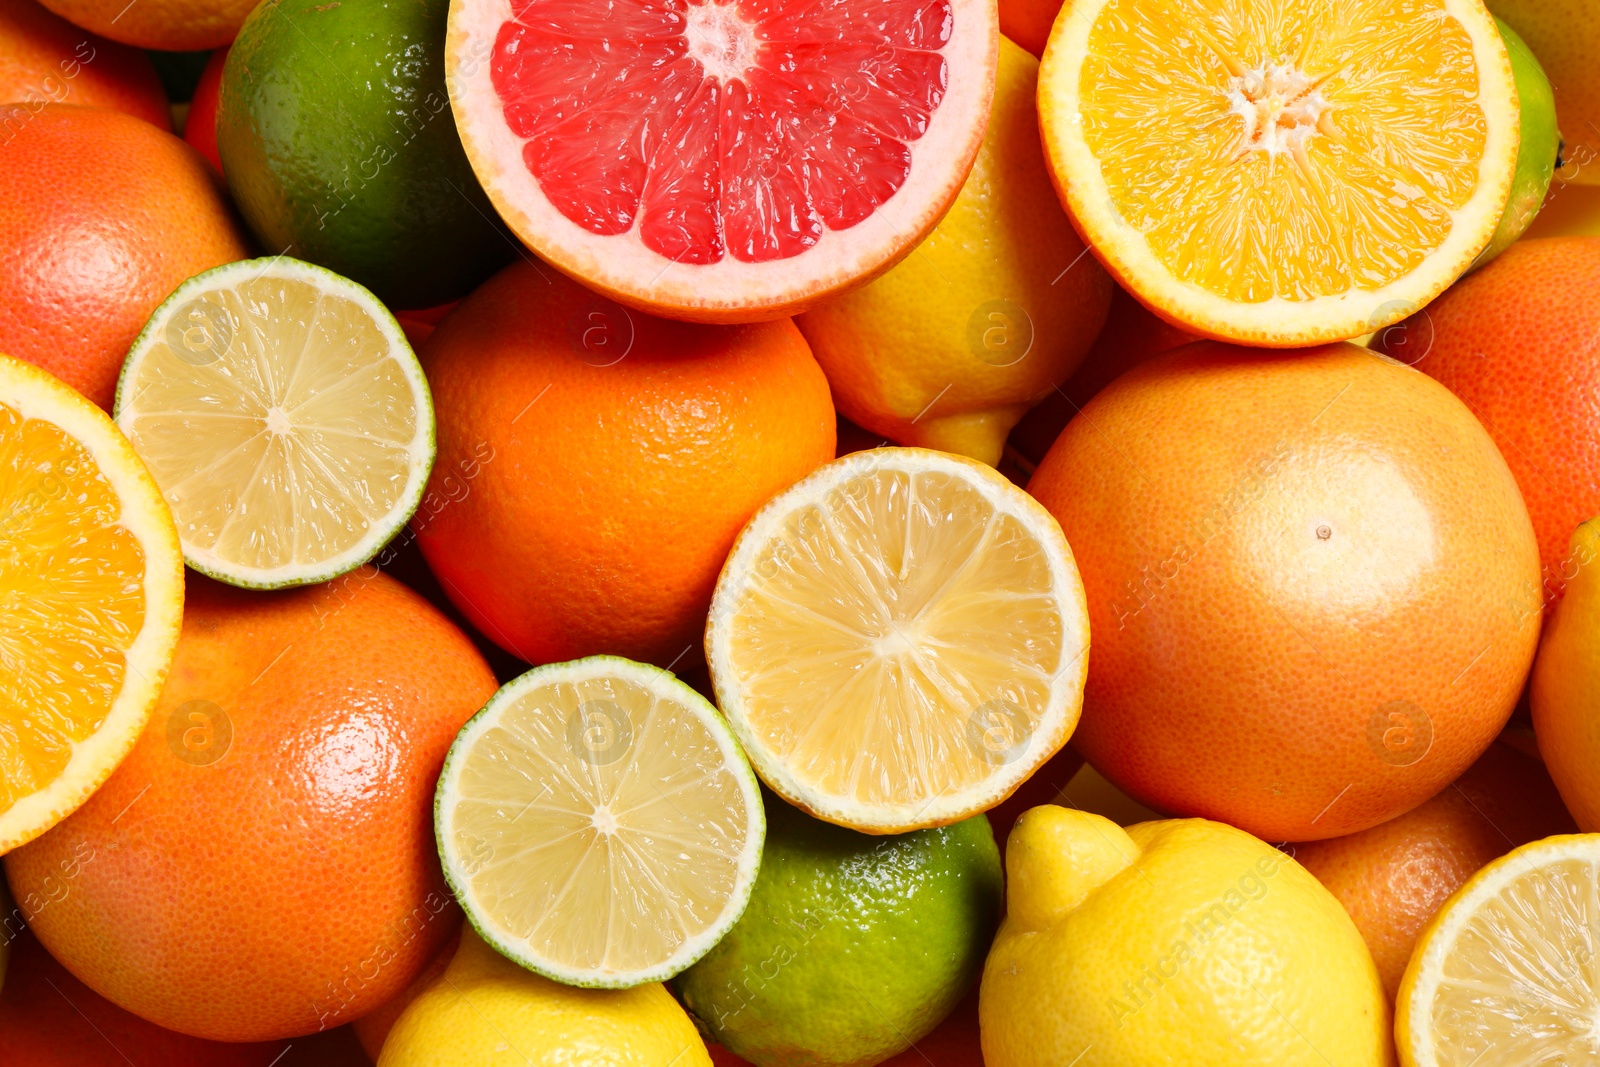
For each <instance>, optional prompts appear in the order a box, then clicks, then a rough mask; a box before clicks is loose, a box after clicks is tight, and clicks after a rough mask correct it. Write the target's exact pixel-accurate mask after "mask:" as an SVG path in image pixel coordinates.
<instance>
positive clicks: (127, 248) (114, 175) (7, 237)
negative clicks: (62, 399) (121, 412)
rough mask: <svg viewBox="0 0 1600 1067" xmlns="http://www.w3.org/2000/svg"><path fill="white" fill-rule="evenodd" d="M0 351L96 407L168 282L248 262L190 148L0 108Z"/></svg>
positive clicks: (138, 130)
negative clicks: (1, 252) (42, 371)
mask: <svg viewBox="0 0 1600 1067" xmlns="http://www.w3.org/2000/svg"><path fill="white" fill-rule="evenodd" d="M0 188H4V189H5V190H6V195H5V197H4V198H0V247H4V248H5V249H7V254H6V255H5V256H4V257H0V352H4V353H6V354H7V355H11V356H16V357H17V358H18V359H24V360H27V361H28V362H29V363H32V364H35V365H36V366H39V367H42V368H44V369H45V370H47V371H49V372H50V373H51V374H54V375H55V376H56V377H58V378H60V379H61V380H62V381H64V382H66V383H67V384H68V385H70V386H72V387H73V388H74V389H77V390H78V391H79V392H81V393H83V394H84V395H85V396H87V397H88V398H89V399H90V400H92V401H94V402H95V403H96V404H99V405H100V406H101V407H103V408H107V409H109V408H110V407H111V400H112V394H113V392H114V391H115V389H116V384H117V374H118V372H119V371H120V370H121V369H122V359H123V357H124V356H125V355H127V352H128V346H129V345H130V344H132V343H133V339H134V338H135V337H137V336H138V334H139V331H140V330H141V329H143V328H144V324H145V320H146V319H148V318H149V317H150V313H151V312H153V311H154V310H155V309H156V306H157V305H159V304H160V303H161V302H162V301H163V300H165V299H166V298H167V296H168V295H169V294H170V293H171V292H172V290H174V289H176V288H177V287H178V285H179V283H181V282H183V281H184V280H186V279H187V278H190V277H192V276H193V275H196V274H199V273H200V272H201V271H203V270H206V269H208V268H210V267H215V266H217V265H218V264H221V263H228V262H231V261H233V260H236V259H243V258H244V257H245V256H246V255H248V254H249V251H248V249H247V248H246V246H245V242H244V238H243V237H242V236H241V235H240V233H239V230H238V229H237V228H236V226H235V224H234V221H233V219H232V217H231V216H230V214H229V211H228V206H227V204H226V203H224V201H223V199H222V194H221V193H220V192H219V191H218V188H217V186H216V184H215V183H214V181H213V179H212V176H211V174H210V173H209V172H208V171H207V170H206V165H205V164H204V163H203V162H201V160H200V157H199V156H198V155H197V154H196V153H195V151H194V149H192V148H190V147H189V146H188V145H186V144H184V143H183V142H182V141H180V140H179V139H178V138H177V137H174V136H173V135H172V134H170V133H168V132H166V131H165V130H158V129H156V128H155V127H154V126H152V125H150V123H148V122H145V121H143V120H142V119H136V118H134V117H132V116H131V115H124V114H121V113H119V112H115V111H101V110H97V109H93V108H82V107H72V106H68V105H63V104H47V105H45V106H44V107H41V108H37V109H35V108H31V107H23V106H17V105H10V106H5V107H0Z"/></svg>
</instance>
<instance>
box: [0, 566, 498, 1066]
mask: <svg viewBox="0 0 1600 1067" xmlns="http://www.w3.org/2000/svg"><path fill="white" fill-rule="evenodd" d="M494 690H495V680H494V676H493V675H492V674H491V673H490V671H489V668H488V666H487V665H486V664H485V663H484V661H483V658H482V657H481V656H480V655H479V654H478V652H477V650H476V649H474V648H473V647H472V643H471V641H469V640H468V639H467V637H466V636H465V635H464V634H463V633H462V632H461V631H460V630H458V629H457V628H456V627H455V626H454V625H453V624H451V623H450V622H449V620H447V619H446V618H445V617H444V616H443V615H441V614H440V613H439V612H438V610H437V609H435V608H434V607H432V606H431V605H429V604H428V603H427V602H426V601H425V600H423V599H422V598H421V597H420V596H418V595H417V594H415V593H413V592H411V591H410V590H409V589H407V588H406V587H404V586H402V585H401V584H400V583H398V582H396V581H394V580H393V579H391V578H388V577H386V576H384V575H382V574H380V573H378V572H377V571H374V570H372V569H370V568H363V569H361V570H358V571H353V572H351V573H350V574H349V575H347V576H345V577H343V578H340V579H338V580H336V581H333V582H329V583H326V584H323V585H319V586H313V587H307V588H305V589H300V590H295V591H293V592H285V593H259V592H249V591H245V590H239V589H232V588H229V587H226V586H221V585H217V584H214V583H211V582H209V581H207V580H205V579H202V578H198V577H194V576H191V577H190V585H189V594H188V601H187V604H186V610H185V613H184V627H183V637H182V639H181V641H180V643H179V646H178V653H177V657H176V659H175V660H174V662H173V666H172V672H171V674H170V676H169V678H168V681H167V685H166V689H165V691H164V693H163V694H162V698H161V703H160V704H159V705H158V706H157V708H156V711H155V713H154V715H152V717H151V720H150V725H149V726H148V727H147V728H146V729H145V732H144V734H143V736H142V737H141V738H140V739H139V743H138V744H137V745H136V746H135V747H134V750H133V752H132V753H131V754H130V755H129V756H128V758H127V760H126V761H124V763H123V764H122V766H121V767H120V768H118V770H117V772H116V773H115V774H114V775H112V777H111V779H110V780H109V781H108V782H107V783H106V784H105V785H104V786H102V787H101V789H100V791H99V792H98V793H96V794H95V795H94V796H93V797H92V798H90V800H89V801H88V803H86V804H85V805H84V806H83V807H81V808H79V809H78V811H77V812H75V813H74V814H73V815H72V817H71V818H69V819H67V820H66V821H64V822H62V823H61V824H59V825H58V826H57V827H56V828H55V829H54V830H52V831H51V832H50V833H47V834H45V835H44V836H42V837H40V838H38V839H37V840H35V841H33V842H32V843H30V844H29V845H27V846H25V847H23V848H21V849H18V850H17V851H15V852H12V853H10V854H9V855H8V856H7V857H6V873H7V874H8V875H9V877H10V880H11V885H12V888H13V889H14V890H15V892H16V895H17V902H18V905H19V906H20V908H21V909H22V911H23V913H24V914H25V915H26V916H27V919H28V923H29V925H30V926H31V927H32V929H33V930H34V931H35V932H36V933H37V934H38V936H39V939H40V941H42V942H43V943H44V944H45V946H46V947H47V948H48V949H49V950H50V951H51V952H52V953H53V954H54V955H55V956H56V957H57V958H58V959H60V960H61V961H62V963H64V964H65V965H66V966H67V968H68V969H69V970H71V971H72V972H73V973H74V974H75V975H77V976H78V977H79V978H80V979H81V980H82V981H83V982H84V983H85V984H86V985H88V986H89V987H90V988H92V989H94V990H95V991H96V992H97V993H100V994H101V995H102V996H105V997H106V998H107V999H109V1000H111V1001H113V1002H114V1003H116V1004H118V1005H120V1006H121V1007H123V1008H125V1009H127V1010H128V1011H131V1012H133V1013H135V1014H136V1015H139V1016H141V1017H143V1018H145V1019H148V1020H150V1021H151V1022H154V1023H157V1024H159V1025H161V1026H164V1027H167V1028H168V1029H172V1030H177V1031H180V1032H182V1033H187V1034H192V1035H194V1036H197V1037H205V1038H210V1039H213V1040H219V1041H264V1040H271V1039H277V1038H284V1037H291V1036H294V1035H298V1034H308V1033H312V1032H314V1031H317V1030H322V1029H327V1028H330V1027H333V1026H337V1025H339V1024H341V1023H344V1022H348V1021H350V1020H351V1019H354V1018H357V1017H359V1016H361V1015H363V1014H365V1013H366V1012H368V1011H370V1010H372V1009H373V1008H376V1007H377V1006H379V1005H381V1004H382V1003H383V1002H384V1001H386V1000H389V999H390V998H391V997H393V996H395V995H396V994H397V993H399V992H400V991H401V990H403V989H404V988H405V987H406V985H407V984H408V983H410V981H411V980H412V978H413V977H415V975H416V974H417V972H418V971H419V970H420V969H421V968H422V967H423V966H424V965H425V964H426V962H427V961H428V960H429V959H430V958H431V957H432V956H433V955H434V954H435V953H436V952H437V951H438V950H439V948H440V946H441V945H442V944H443V943H444V942H445V941H446V939H448V938H449V937H450V935H451V934H452V933H453V932H454V930H455V929H456V927H457V924H458V914H457V912H456V910H455V907H454V905H453V904H452V903H451V901H450V898H449V894H448V892H447V890H446V888H445V884H444V879H443V875H442V873H441V871H440V869H439V861H438V857H437V852H436V850H435V847H434V841H433V831H432V825H433V823H432V811H433V783H434V779H435V777H436V776H437V775H438V770H439V767H440V765H441V764H442V762H443V760H444V754H445V751H446V750H447V749H448V747H449V745H450V742H451V741H452V740H453V739H454V737H455V734H456V731H457V730H458V729H459V728H460V727H461V725H462V723H464V722H466V720H467V719H468V718H470V717H471V716H472V715H473V713H474V712H476V711H477V710H478V709H479V708H480V707H481V706H482V705H483V703H484V702H485V701H486V700H487V699H488V698H489V696H491V695H492V694H493V693H494ZM61 885H66V886H67V887H68V888H67V891H66V892H64V893H63V892H60V891H59V887H60V886H61Z"/></svg>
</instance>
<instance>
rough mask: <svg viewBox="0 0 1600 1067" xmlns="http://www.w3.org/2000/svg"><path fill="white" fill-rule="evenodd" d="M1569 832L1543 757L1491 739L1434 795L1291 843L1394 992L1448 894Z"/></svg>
mask: <svg viewBox="0 0 1600 1067" xmlns="http://www.w3.org/2000/svg"><path fill="white" fill-rule="evenodd" d="M1572 833H1577V826H1576V825H1575V824H1574V823H1573V821H1572V816H1570V815H1568V814H1567V809H1566V808H1565V807H1563V806H1562V804H1561V795H1560V794H1559V793H1557V792H1556V787H1555V784H1554V783H1552V782H1551V781H1550V776H1549V775H1548V774H1546V773H1545V770H1544V766H1543V765H1542V764H1540V762H1539V761H1538V760H1536V759H1532V758H1530V757H1528V756H1525V755H1523V754H1522V753H1520V752H1518V751H1516V750H1515V749H1513V748H1511V747H1510V746H1509V745H1503V744H1500V743H1498V742H1496V743H1495V744H1492V745H1490V746H1489V748H1488V750H1487V751H1485V752H1484V754H1483V755H1482V756H1479V757H1478V761H1477V762H1476V763H1474V764H1473V765H1472V766H1471V767H1468V768H1467V770H1466V772H1465V773H1463V774H1462V775H1461V777H1460V778H1458V779H1456V780H1455V781H1454V782H1452V783H1451V784H1450V785H1448V786H1446V787H1445V789H1444V791H1443V792H1442V793H1440V794H1439V795H1438V796H1436V797H1434V798H1432V799H1431V800H1427V801H1424V802H1423V803H1422V804H1421V805H1419V806H1417V807H1415V808H1412V809H1411V810H1410V811H1408V812H1406V813H1405V814H1404V815H1401V816H1398V817H1397V818H1393V819H1390V820H1389V821H1388V822H1385V823H1379V824H1378V825H1377V826H1373V827H1370V828H1368V829H1366V830H1362V831H1360V832H1359V833H1354V834H1350V835H1348V836H1346V837H1335V838H1330V839H1329V840H1326V841H1312V842H1309V843H1307V844H1302V845H1295V846H1294V848H1293V855H1294V858H1295V859H1297V860H1299V861H1300V863H1301V865H1302V866H1303V867H1305V869H1306V870H1308V871H1310V872H1311V873H1312V874H1314V875H1316V876H1317V880H1318V881H1319V882H1321V883H1322V884H1323V885H1325V886H1327V887H1328V891H1329V892H1331V893H1332V894H1333V895H1334V896H1335V897H1338V898H1339V903H1341V904H1343V905H1344V909H1345V911H1347V912H1349V913H1350V918H1351V919H1353V920H1355V924H1356V929H1357V930H1360V931H1361V936H1362V938H1363V939H1364V940H1365V941H1366V942H1367V947H1368V948H1369V949H1371V950H1372V959H1373V961H1374V962H1375V963H1377V965H1378V977H1379V978H1381V979H1383V988H1384V990H1385V991H1386V992H1387V993H1388V994H1389V997H1390V999H1393V997H1394V995H1395V994H1396V993H1397V992H1398V991H1399V989H1400V977H1401V975H1403V974H1404V973H1405V969H1406V964H1407V963H1408V962H1409V961H1410V959H1411V949H1412V947H1413V946H1414V945H1415V944H1416V942H1417V934H1418V933H1420V932H1421V930H1422V928H1423V927H1424V926H1426V925H1427V922H1428V920H1429V919H1431V918H1433V913H1434V912H1436V911H1438V910H1439V905H1440V904H1443V903H1444V902H1445V899H1446V898H1447V897H1449V896H1450V894H1451V893H1454V892H1455V891H1456V890H1457V889H1459V888H1460V887H1461V886H1462V884H1463V883H1465V882H1466V880H1467V879H1468V878H1470V877H1472V875H1473V874H1474V873H1476V872H1477V870H1478V868H1480V867H1482V866H1483V865H1484V864H1486V863H1488V862H1489V861H1490V860H1493V859H1498V858H1499V857H1501V856H1503V855H1505V854H1506V853H1507V852H1510V851H1511V850H1512V849H1513V848H1516V847H1517V846H1518V845H1525V844H1527V843H1528V842H1529V841H1537V840H1539V839H1540V838H1542V837H1549V836H1551V835H1552V834H1572Z"/></svg>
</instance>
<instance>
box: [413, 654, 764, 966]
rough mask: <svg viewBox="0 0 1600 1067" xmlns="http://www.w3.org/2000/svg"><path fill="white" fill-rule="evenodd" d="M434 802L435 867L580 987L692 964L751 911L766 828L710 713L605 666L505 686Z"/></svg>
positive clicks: (628, 667) (687, 694)
mask: <svg viewBox="0 0 1600 1067" xmlns="http://www.w3.org/2000/svg"><path fill="white" fill-rule="evenodd" d="M438 797H439V802H438V815H437V821H438V826H437V830H438V837H439V848H440V855H441V858H442V859H443V861H444V867H445V872H446V874H447V876H448V877H449V879H450V881H451V884H452V886H453V887H454V888H455V891H456V895H457V897H458V898H459V899H460V901H461V904H462V907H463V908H464V909H465V910H466V912H467V915H468V917H469V918H470V919H471V921H472V923H473V925H474V926H475V927H476V928H477V930H478V931H479V933H481V934H482V935H483V936H484V937H485V938H486V939H487V940H488V941H489V942H490V943H491V944H493V945H494V946H495V947H496V948H498V949H499V950H500V951H501V952H503V953H505V954H506V955H507V956H509V957H510V958H511V959H513V960H516V961H517V962H518V963H520V964H522V965H523V966H524V967H528V968H530V969H531V970H535V971H538V972H539V973H541V974H544V975H546V976H548V977H551V978H555V979H556V980H558V981H562V982H567V983H570V984H574V985H589V986H606V987H612V988H621V987H629V986H635V985H640V984H642V983H644V982H650V981H659V980H661V979H663V978H666V977H670V976H671V975H673V974H676V973H677V972H678V971H680V970H682V969H683V968H684V967H687V966H688V965H689V964H690V963H693V962H694V961H695V960H696V959H698V958H699V957H700V956H701V955H703V954H704V953H705V952H706V951H707V950H708V949H709V948H710V947H711V946H712V945H714V944H715V943H716V942H717V940H718V939H719V938H720V937H721V936H722V934H723V933H725V932H726V931H727V929H728V927H730V926H731V925H732V924H733V922H734V920H736V919H737V918H738V917H739V915H740V913H741V912H743V910H744V906H745V903H746V901H747V900H748V899H749V895H750V889H751V886H752V885H753V884H754V880H755V871H756V866H757V865H758V864H759V862H760V855H761V842H762V838H763V836H764V833H765V816H764V815H763V813H762V808H761V801H760V796H759V794H758V791H757V789H756V785H755V777H754V775H752V774H751V773H750V770H749V767H748V766H747V765H746V764H745V762H744V757H743V755H742V753H740V752H739V750H738V746H737V745H736V744H735V743H734V741H733V738H732V736H731V735H730V734H729V733H728V731H727V728H726V727H725V726H724V725H723V724H722V722H721V720H720V719H719V718H718V717H717V715H716V712H715V710H714V709H712V707H711V706H710V705H709V704H708V703H706V701H705V699H704V698H702V697H701V696H699V694H697V693H695V692H694V690H692V689H690V688H689V687H688V686H686V685H684V684H683V683H682V682H679V681H678V680H677V679H676V678H674V677H672V675H670V674H668V673H667V672H665V671H662V670H659V669H657V668H653V667H646V666H643V665H641V664H637V663H633V662H631V661H629V660H624V659H618V658H616V657H610V656H595V657H591V658H589V659H586V660H579V661H576V662H574V663H566V664H556V665H553V666H549V667H540V668H536V669H535V670H532V671H530V672H528V673H527V674H525V675H523V676H522V677H521V678H518V679H516V680H515V681H513V682H510V683H508V684H507V685H506V686H505V687H504V688H502V689H501V690H500V692H499V694H497V695H496V696H495V698H494V699H493V700H491V701H490V702H489V704H488V705H487V706H486V707H485V708H484V710H483V711H482V712H481V713H480V714H479V715H478V717H477V718H476V719H474V720H473V721H472V722H471V723H469V724H468V725H467V726H466V728H464V729H463V730H462V732H461V735H460V737H458V738H457V740H456V742H455V744H454V745H453V746H452V748H451V752H450V756H449V758H448V759H447V760H446V763H445V770H444V773H443V775H442V776H441V777H440V779H439V786H438Z"/></svg>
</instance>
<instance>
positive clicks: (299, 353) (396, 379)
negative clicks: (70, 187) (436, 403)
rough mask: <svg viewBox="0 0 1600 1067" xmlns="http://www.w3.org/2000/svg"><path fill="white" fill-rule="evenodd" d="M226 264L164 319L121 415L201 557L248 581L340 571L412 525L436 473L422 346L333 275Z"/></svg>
mask: <svg viewBox="0 0 1600 1067" xmlns="http://www.w3.org/2000/svg"><path fill="white" fill-rule="evenodd" d="M285 262H287V261H285ZM234 266H249V265H248V264H238V265H234ZM297 267H298V269H296V268H297ZM221 271H222V272H224V273H220V274H219V273H218V272H213V274H211V275H207V276H202V277H201V278H200V279H195V280H194V281H191V282H190V283H187V284H186V285H185V286H184V288H183V289H180V290H179V291H178V293H177V294H175V295H174V296H173V297H172V298H171V299H169V300H168V302H167V305H166V306H164V307H163V308H162V310H161V311H158V312H157V315H156V317H155V318H154V319H152V322H151V325H150V326H149V327H147V328H146V331H145V336H144V337H141V339H140V341H139V342H137V343H136V344H135V346H134V353H135V355H134V356H132V357H130V363H129V367H128V368H127V369H126V370H125V371H124V378H123V382H122V385H121V386H120V388H119V396H118V417H117V421H118V423H119V425H120V426H121V427H122V428H123V431H124V432H125V433H127V435H128V437H129V439H130V440H131V441H132V442H133V445H134V448H135V449H136V450H137V451H138V453H139V455H140V457H141V458H142V459H143V460H144V461H145V464H146V465H147V466H148V467H149V468H150V473H151V475H152V476H154V478H155V480H156V483H157V484H158V485H159V486H161V490H162V493H163V494H164V495H165V497H166V499H167V503H168V504H169V505H170V506H171V508H172V512H173V517H174V518H175V519H176V521H177V524H178V534H179V537H180V538H181V540H182V543H183V548H184V555H185V557H186V558H187V559H188V560H189V562H190V565H191V566H194V567H195V568H196V569H198V570H201V571H203V572H205V573H207V574H211V575H212V576H213V577H219V578H222V579H223V580H225V581H234V582H236V583H237V584H243V585H284V584H295V583H298V582H304V581H319V580H323V579H326V578H330V577H334V576H335V575H337V574H340V573H343V572H344V571H347V570H349V569H351V568H352V567H355V566H357V565H359V564H361V563H363V562H365V561H366V559H368V558H369V557H370V556H371V555H372V554H373V553H374V552H376V551H377V549H378V548H379V547H381V546H382V544H383V543H384V542H385V541H386V540H387V539H388V537H389V536H390V535H391V534H392V533H393V532H394V530H396V529H398V528H399V526H400V525H402V524H403V523H404V522H405V520H406V519H407V518H408V517H409V516H410V513H411V511H412V510H414V509H415V506H416V499H415V498H416V497H418V496H420V493H421V488H422V484H423V482H424V481H425V480H426V475H427V469H428V466H429V464H430V463H431V458H432V451H433V445H432V437H433V425H432V411H431V403H430V401H429V400H428V398H427V395H426V386H425V385H424V384H423V383H422V379H421V374H420V371H418V370H415V369H414V367H415V356H414V355H412V353H411V352H410V349H409V348H407V347H405V344H404V341H403V340H401V339H399V335H398V330H393V331H388V330H385V329H384V328H383V327H381V326H380V324H379V321H378V319H377V315H383V316H385V317H387V312H384V311H383V310H382V308H381V305H378V304H377V302H376V300H373V299H372V298H371V297H370V296H368V297H366V298H365V300H358V299H357V298H356V297H355V295H354V293H353V292H351V293H346V292H343V291H341V289H343V288H349V289H350V290H354V289H355V287H354V286H353V285H351V284H350V283H348V282H345V281H344V280H343V279H339V278H337V276H335V275H331V274H327V273H326V272H317V271H315V270H314V269H313V268H304V267H299V265H293V266H289V267H286V268H284V269H280V270H272V271H261V270H256V269H250V270H242V271H241V270H230V269H229V268H222V269H221ZM207 278H211V279H213V281H212V282H211V284H209V285H207V284H204V282H205V280H206V279H207ZM324 278H326V279H328V280H331V281H332V282H334V283H337V284H336V285H335V284H328V283H327V282H326V281H324ZM197 282H199V283H201V284H199V285H196V283H197ZM191 286H194V287H195V288H194V289H193V290H192V291H189V292H187V293H186V292H185V290H189V289H190V287H191ZM363 295H364V291H363ZM174 305H176V306H174ZM375 312H376V314H375ZM135 360H137V362H136V363H135ZM408 364H409V365H410V366H408Z"/></svg>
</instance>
